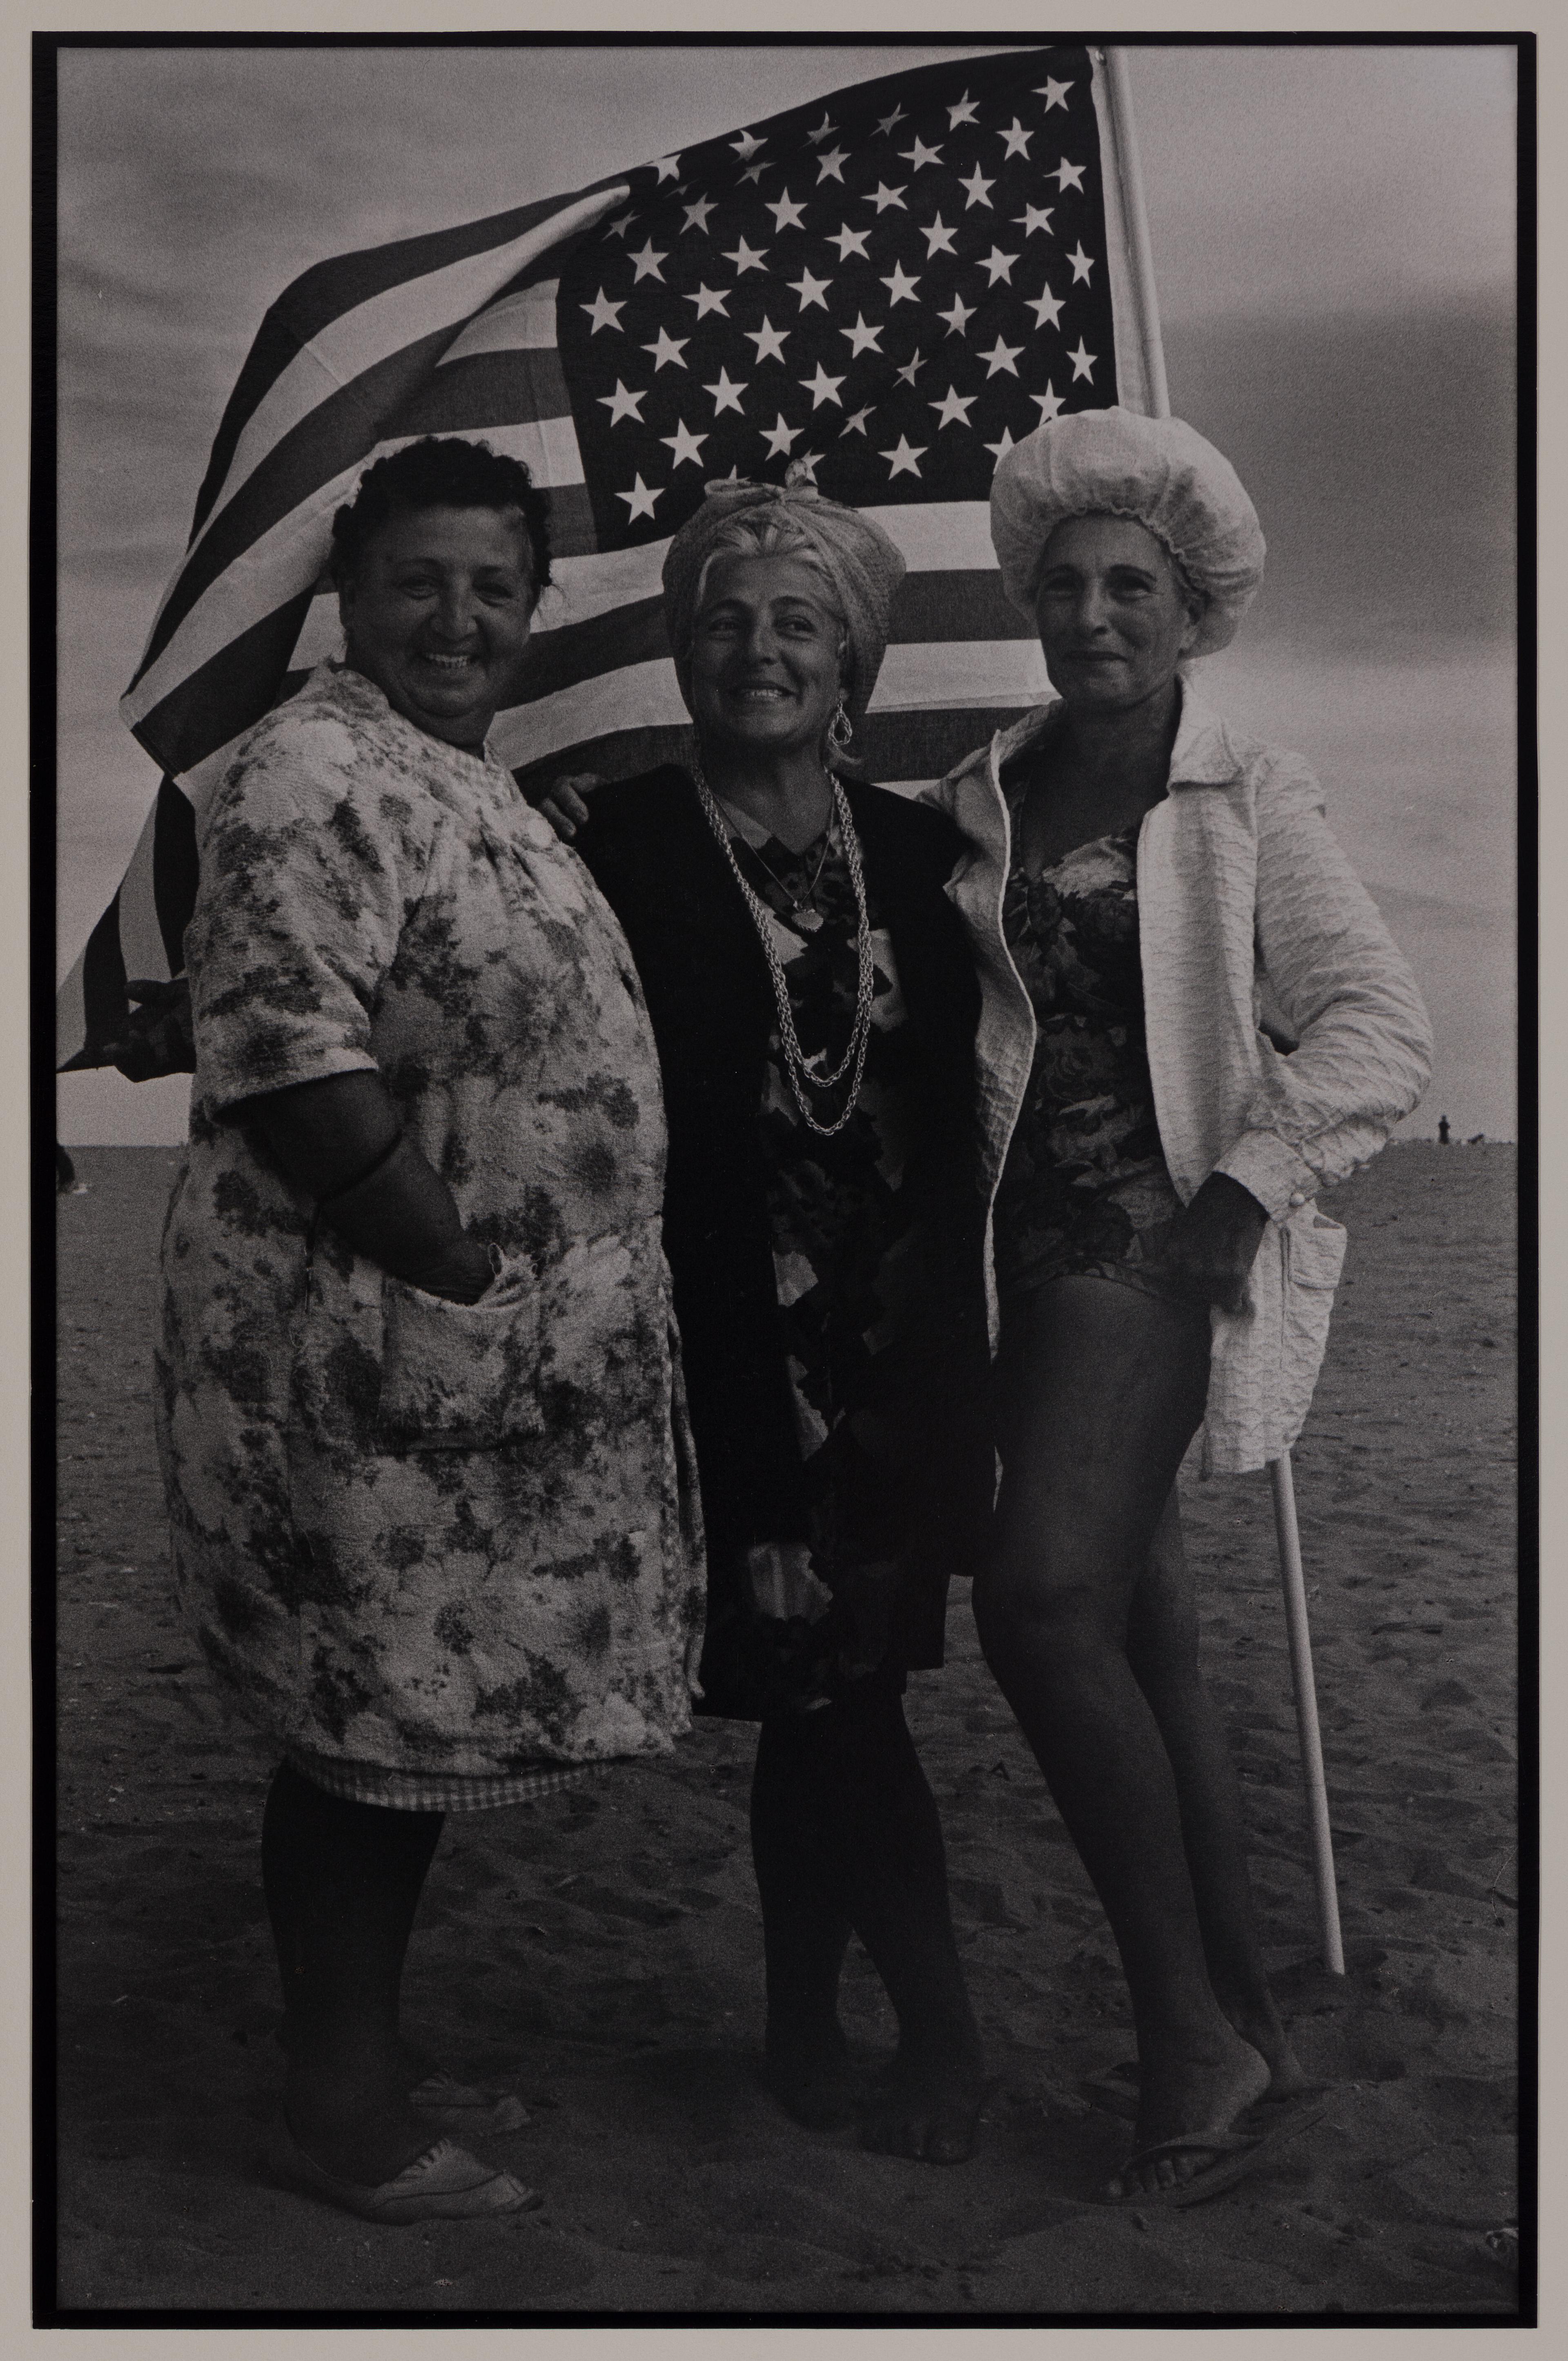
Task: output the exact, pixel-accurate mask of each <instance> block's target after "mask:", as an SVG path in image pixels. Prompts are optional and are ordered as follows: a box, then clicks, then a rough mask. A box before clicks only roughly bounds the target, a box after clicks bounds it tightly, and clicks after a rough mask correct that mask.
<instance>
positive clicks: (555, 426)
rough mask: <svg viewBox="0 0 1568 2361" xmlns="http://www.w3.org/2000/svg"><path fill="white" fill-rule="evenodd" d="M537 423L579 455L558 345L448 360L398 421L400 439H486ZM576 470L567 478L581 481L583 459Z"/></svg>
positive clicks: (403, 409) (417, 392)
mask: <svg viewBox="0 0 1568 2361" xmlns="http://www.w3.org/2000/svg"><path fill="white" fill-rule="evenodd" d="M533 423H536V424H537V425H538V426H539V427H540V429H541V431H543V429H544V428H545V427H546V426H548V427H550V428H551V429H552V430H553V431H554V434H556V436H557V437H558V438H559V440H560V443H561V446H562V448H563V450H565V449H568V448H569V449H570V450H572V451H574V452H575V451H576V447H577V434H576V428H575V427H574V425H573V424H572V401H571V396H570V395H569V394H568V393H567V391H566V379H565V372H564V371H563V369H562V367H561V357H560V355H559V354H558V353H557V352H556V350H555V348H554V346H551V347H550V349H549V350H548V352H544V351H540V350H538V349H526V350H523V351H521V352H520V351H517V350H516V349H512V350H510V351H492V352H482V353H475V354H473V355H472V356H470V357H467V358H466V359H463V360H453V359H452V358H451V357H450V356H448V357H447V358H446V359H445V360H444V362H443V363H442V366H441V367H440V368H438V369H437V370H436V371H435V373H434V375H433V377H432V378H431V379H429V380H428V382H427V383H425V384H424V385H422V386H420V387H419V388H418V389H417V390H415V392H414V393H413V394H412V395H411V397H410V399H409V400H408V401H406V402H404V403H403V405H402V406H401V408H400V410H399V411H398V412H397V418H396V426H397V432H398V434H400V435H408V434H482V435H484V436H485V437H486V438H487V439H488V435H489V433H490V430H491V429H492V428H494V427H497V426H522V425H528V424H533ZM576 470H577V472H576V478H567V480H568V481H573V480H575V481H576V482H577V483H581V482H582V480H583V462H582V458H581V456H580V455H579V456H577V458H576Z"/></svg>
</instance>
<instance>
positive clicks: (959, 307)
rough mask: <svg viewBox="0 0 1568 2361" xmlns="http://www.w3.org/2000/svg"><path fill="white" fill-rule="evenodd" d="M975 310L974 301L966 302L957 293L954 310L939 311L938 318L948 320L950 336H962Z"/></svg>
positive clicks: (954, 299)
mask: <svg viewBox="0 0 1568 2361" xmlns="http://www.w3.org/2000/svg"><path fill="white" fill-rule="evenodd" d="M975 310H976V306H975V305H974V304H973V303H966V302H963V301H962V300H961V298H960V297H959V296H957V295H955V296H954V298H953V308H952V310H951V311H950V312H938V314H937V317H938V320H946V322H947V324H948V335H949V336H961V335H963V333H964V330H965V328H966V327H967V326H968V324H969V323H970V321H971V320H972V319H973V318H974V315H975Z"/></svg>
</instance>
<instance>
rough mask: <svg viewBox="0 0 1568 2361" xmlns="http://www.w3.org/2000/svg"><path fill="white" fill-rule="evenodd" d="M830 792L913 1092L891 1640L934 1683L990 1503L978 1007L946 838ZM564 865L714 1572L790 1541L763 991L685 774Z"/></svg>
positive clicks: (872, 796) (635, 793)
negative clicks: (917, 1217) (646, 1152)
mask: <svg viewBox="0 0 1568 2361" xmlns="http://www.w3.org/2000/svg"><path fill="white" fill-rule="evenodd" d="M846 785H847V789H848V794H849V800H850V811H851V814H852V815H853V818H854V823H855V828H856V831H857V833H858V835H859V837H860V840H861V852H862V856H863V860H864V864H865V870H866V875H867V879H868V882H869V883H870V884H871V886H872V891H873V894H874V895H875V899H876V901H877V904H878V907H879V912H880V916H881V921H882V923H883V925H884V926H885V927H886V928H887V931H888V933H889V936H890V937H891V939H892V943H893V951H894V960H895V961H896V964H897V969H898V975H899V982H900V984H901V986H902V990H903V994H904V999H905V1005H906V1007H907V1009H908V1012H909V1022H910V1025H911V1027H912V1028H913V1029H914V1031H915V1034H916V1041H917V1044H918V1046H919V1048H920V1050H921V1052H922V1056H923V1063H924V1071H925V1075H926V1079H927V1090H928V1092H929V1093H930V1098H929V1101H928V1119H927V1126H925V1132H926V1148H925V1153H924V1155H923V1156H922V1157H920V1158H919V1159H914V1160H912V1164H911V1169H910V1172H909V1175H908V1177H907V1180H906V1184H905V1185H906V1186H908V1187H911V1188H913V1189H915V1190H916V1191H918V1192H919V1197H918V1209H919V1210H920V1211H921V1212H922V1213H924V1214H925V1215H926V1217H927V1221H928V1222H929V1223H930V1224H933V1226H934V1227H935V1228H936V1230H937V1233H938V1236H939V1238H940V1241H941V1250H940V1251H939V1252H938V1254H936V1255H934V1256H933V1257H932V1267H933V1284H932V1288H931V1299H932V1300H931V1301H930V1306H929V1312H930V1318H931V1321H932V1323H933V1334H934V1337H935V1338H936V1340H937V1341H938V1345H939V1350H940V1354H941V1360H942V1367H943V1372H944V1378H943V1385H944V1397H945V1398H944V1400H943V1401H942V1402H941V1405H940V1413H939V1416H938V1418H937V1419H935V1420H934V1421H933V1420H931V1419H930V1418H929V1417H927V1424H928V1426H930V1427H931V1428H932V1429H933V1430H934V1431H932V1432H930V1433H927V1436H926V1437H925V1438H924V1439H923V1441H922V1444H921V1447H920V1449H919V1452H918V1454H917V1455H916V1465H917V1466H918V1468H919V1471H920V1472H919V1477H918V1482H919V1488H920V1491H921V1494H922V1496H923V1497H922V1498H921V1499H919V1501H918V1502H913V1501H912V1504H911V1507H912V1515H911V1523H910V1530H911V1533H912V1536H915V1537H916V1539H915V1541H914V1544H913V1553H912V1554H913V1557H914V1558H915V1559H916V1560H918V1561H920V1562H921V1563H922V1564H924V1565H925V1566H926V1567H927V1570H928V1572H929V1573H930V1575H931V1576H939V1580H940V1595H938V1597H937V1598H935V1599H934V1600H933V1599H931V1598H929V1597H928V1596H927V1600H926V1604H925V1605H924V1607H922V1606H920V1605H919V1604H918V1603H917V1599H916V1596H915V1594H916V1593H918V1592H920V1591H921V1590H922V1589H924V1590H926V1591H927V1593H928V1592H929V1588H930V1586H929V1584H926V1585H922V1584H920V1583H919V1581H918V1580H916V1582H915V1585H914V1590H913V1592H912V1596H911V1613H912V1615H913V1618H914V1621H915V1624H916V1625H917V1626H919V1627H921V1629H922V1630H923V1631H924V1637H923V1638H922V1637H920V1636H919V1634H918V1633H917V1632H916V1631H911V1632H910V1633H909V1635H908V1636H909V1639H910V1642H911V1643H912V1646H913V1648H914V1653H906V1655H905V1662H906V1663H910V1664H921V1663H939V1662H940V1660H941V1649H940V1612H941V1606H942V1603H943V1598H945V1591H946V1576H947V1574H948V1572H965V1573H968V1572H971V1571H972V1570H973V1568H974V1565H975V1564H976V1562H977V1556H978V1553H979V1551H980V1549H981V1546H982V1544H983V1541H984V1537H985V1532H986V1528H987V1526H988V1523H989V1518H990V1509H991V1498H992V1470H993V1462H992V1444H991V1440H990V1435H989V1429H988V1426H987V1422H986V1418H985V1411H984V1394H985V1387H986V1381H987V1373H988V1368H989V1356H988V1351H987V1345H986V1335H985V1308H984V1298H983V1291H982V1280H981V1237H982V1230H983V1207H982V1204H981V1197H980V1191H979V1182H978V1178H977V1174H978V1159H977V1154H976V1140H977V1129H976V1121H975V1104H974V1034H975V1026H976V1021H977V1018H978V1016H979V1010H980V988H979V984H978V982H977V980H976V977H975V972H974V967H973V962H972V960H971V958H970V951H969V949H968V945H967V943H966V940H965V938H964V935H963V931H962V928H961V925H960V922H959V917H958V916H957V913H956V912H955V911H954V909H953V907H952V906H951V904H950V903H949V901H948V897H947V895H946V894H945V893H944V892H943V886H944V884H945V882H946V880H947V878H948V876H949V875H950V873H951V872H952V869H953V866H954V863H955V861H956V860H957V857H958V854H959V837H958V833H957V831H956V829H954V828H953V826H952V824H951V822H950V821H948V819H947V818H944V817H943V815H942V814H940V813H939V812H937V811H934V810H932V809H930V808H929V807H927V806H924V805H916V804H914V803H911V802H909V801H908V800H906V799H905V797H903V796H895V795H892V794H890V793H889V792H888V791H887V790H886V789H884V788H881V787H873V786H863V785H859V784H857V783H853V782H846ZM576 850H577V851H579V852H580V853H581V855H582V857H583V859H584V860H585V861H586V862H587V865H588V867H589V869H590V870H591V871H592V873H593V876H594V879H595V882H596V883H597V884H598V887H599V890H600V891H601V893H603V895H605V897H606V899H607V900H608V901H609V904H610V906H611V908H612V909H613V910H614V911H615V913H616V916H617V917H619V919H620V923H621V926H622V928H624V929H625V932H626V936H627V939H628V941H629V943H630V947H631V954H632V957H633V959H634V960H635V961H636V963H637V972H638V975H639V978H640V979H641V985H642V990H643V994H644V995H645V997H646V1000H647V1003H648V1010H649V1014H650V1016H651V1017H652V1026H653V1032H654V1036H655V1038H656V1040H657V1043H658V1048H659V1058H660V1064H661V1068H662V1071H663V1086H664V1104H665V1115H666V1119H667V1122H668V1126H669V1139H670V1148H669V1170H668V1179H667V1182H666V1187H665V1194H664V1235H665V1247H666V1252H667V1253H668V1256H669V1260H670V1267H671V1272H672V1277H673V1279H674V1296H675V1312H676V1317H677V1319H678V1321H679V1323H680V1331H681V1341H682V1349H683V1356H684V1359H685V1373H686V1386H687V1393H688V1398H689V1401H690V1406H691V1415H692V1426H693V1432H694V1434H695V1437H696V1451H697V1465H698V1469H699V1472H700V1475H701V1478H702V1488H703V1502H704V1509H705V1512H706V1515H707V1524H708V1537H709V1549H710V1556H711V1557H712V1558H713V1559H714V1560H717V1559H718V1556H719V1554H721V1553H726V1552H728V1551H729V1550H731V1549H733V1548H734V1547H735V1546H736V1545H737V1544H741V1545H743V1544H744V1543H746V1542H748V1541H751V1540H756V1539H760V1538H762V1537H764V1536H769V1537H773V1538H789V1537H795V1538H798V1537H802V1536H804V1534H805V1532H806V1499H805V1488H804V1484H803V1480H802V1470H801V1457H800V1449H799V1444H798V1442H797V1439H796V1434H795V1421H794V1417H793V1414H792V1410H791V1404H790V1396H789V1390H788V1383H787V1378H786V1373H785V1367H784V1340H783V1334H782V1331H781V1328H780V1324H779V1317H778V1305H777V1298H776V1293H775V1280H774V1274H773V1250H772V1243H771V1238H770V1235H769V1227H768V1213H767V1176H766V1171H765V1169H764V1166H763V1162H762V1130H761V1123H760V1110H761V1105H762V1071H763V1064H764V1060H765V1058H766V1054H767V1047H768V1040H769V1036H770V1033H771V1031H772V1029H773V1027H774V1026H775V1024H776V1021H777V1012H776V1008H775V1005H774V1001H773V986H772V983H771V981H770V978H769V974H768V969H767V964H766V961H765V960H764V958H763V955H762V947H761V944H760V943H759V941H758V939H757V934H756V930H755V927H754V925H753V922H752V919H751V915H750V913H749V911H748V910H747V908H746V906H745V904H744V902H743V901H742V900H741V897H740V894H739V892H738V891H737V889H736V885H735V881H734V878H733V876H732V875H731V873H730V870H729V863H728V862H727V861H726V860H725V857H724V854H723V851H721V849H720V847H719V845H718V842H717V841H716V840H715V838H714V836H713V833H712V831H711V829H710V828H709V826H708V823H707V819H706V818H704V816H703V812H702V809H701V807H700V806H699V804H698V802H697V799H696V790H695V788H694V786H693V784H692V781H691V779H690V777H689V775H688V774H686V773H685V771H682V770H678V769H675V768H674V767H672V766H666V767H664V768H663V769H660V770H657V771H651V772H647V773H645V774H643V775H642V776H641V777H640V778H635V779H626V780H620V781H618V782H615V783H613V784H611V785H605V786H601V787H599V788H598V789H597V790H596V792H595V794H594V796H593V798H592V803H591V807H590V818H589V821H588V823H587V826H586V827H585V828H584V829H583V830H582V831H581V833H580V834H579V835H578V837H577V839H576ZM918 1570H919V1569H918V1566H912V1568H911V1571H912V1573H914V1574H916V1575H917V1574H918ZM933 1618H935V1626H936V1628H935V1636H934V1640H933V1634H932V1631H931V1629H930V1628H929V1627H930V1626H931V1624H932V1622H933ZM933 1645H934V1647H935V1653H931V1649H932V1646H933Z"/></svg>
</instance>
